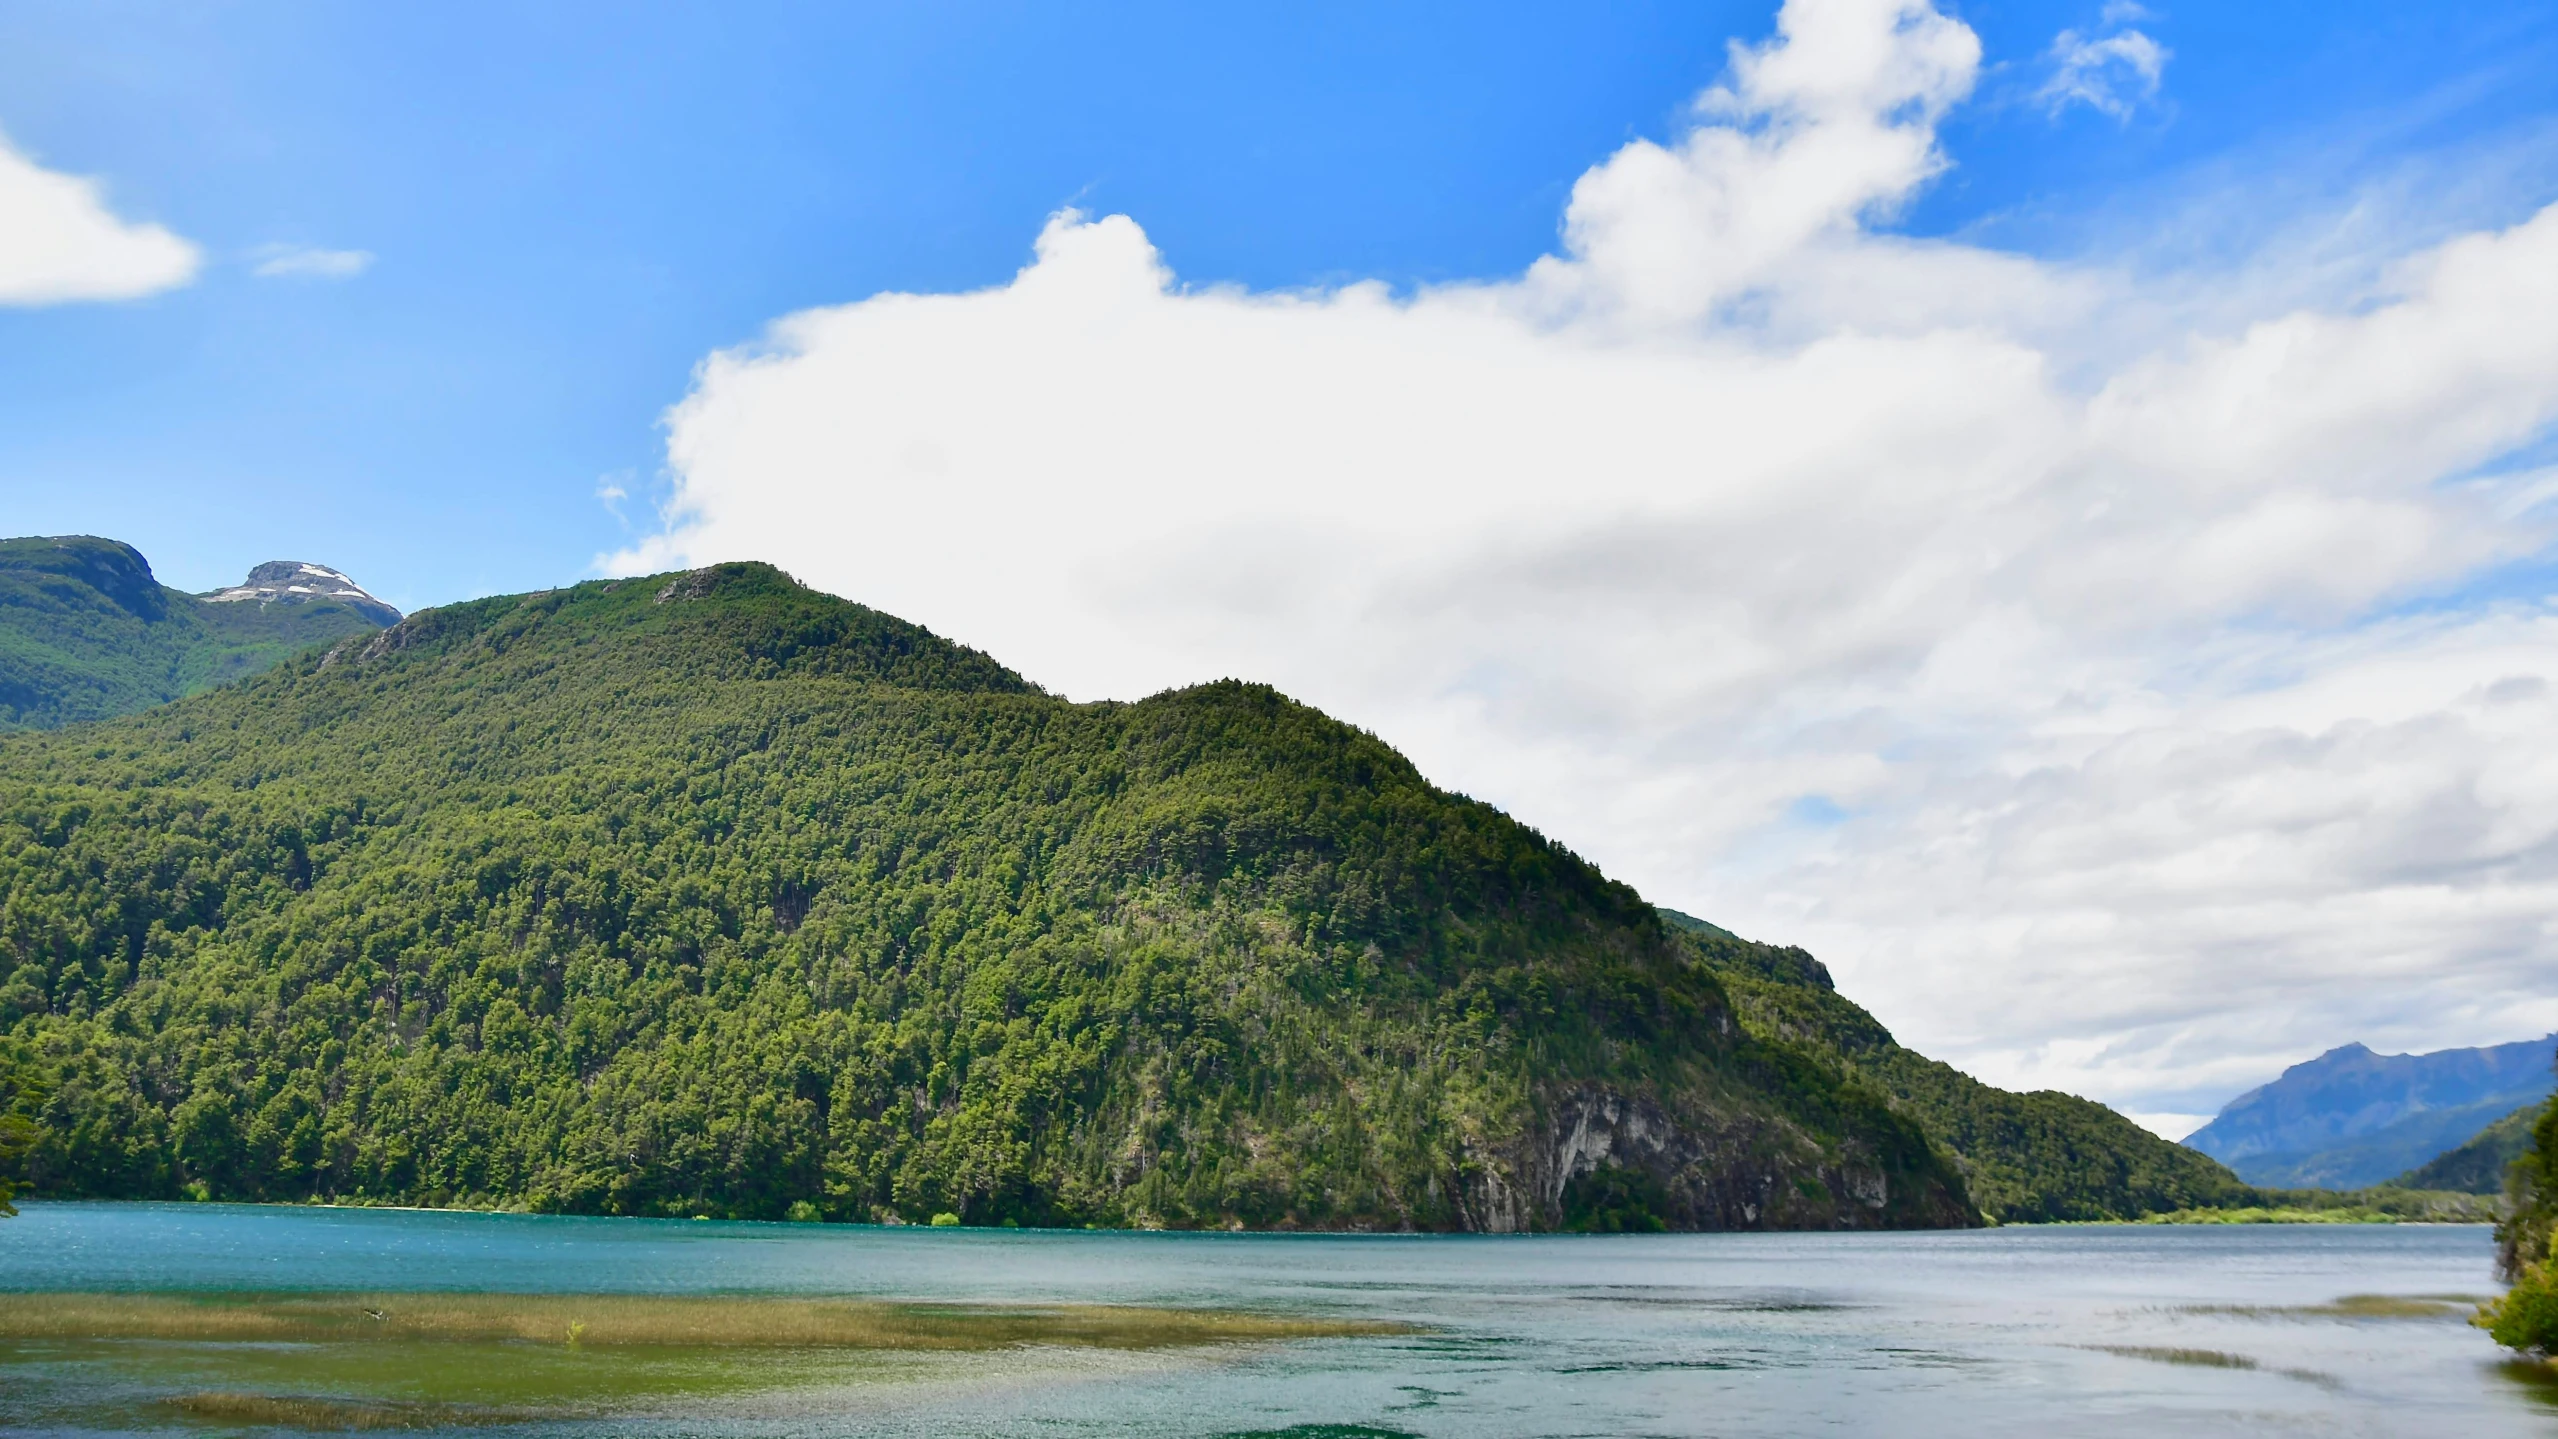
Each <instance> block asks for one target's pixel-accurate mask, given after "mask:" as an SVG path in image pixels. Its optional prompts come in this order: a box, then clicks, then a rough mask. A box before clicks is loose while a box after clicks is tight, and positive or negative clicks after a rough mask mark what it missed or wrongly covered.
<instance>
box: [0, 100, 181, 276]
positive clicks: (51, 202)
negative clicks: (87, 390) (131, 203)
mask: <svg viewBox="0 0 2558 1439" xmlns="http://www.w3.org/2000/svg"><path fill="white" fill-rule="evenodd" d="M196 264H197V254H196V248H195V246H194V245H192V244H189V243H188V242H187V241H185V240H182V239H180V238H179V237H177V236H176V235H173V234H171V233H169V232H168V231H167V230H165V229H162V228H161V227H160V226H158V225H141V224H134V223H131V222H129V221H126V220H121V219H118V218H117V217H116V215H115V213H114V212H113V211H111V210H109V209H108V208H107V204H106V198H105V196H104V194H103V193H102V192H101V190H100V188H99V185H98V182H97V181H95V180H90V179H84V178H82V177H80V176H77V175H64V174H60V173H58V172H56V171H52V170H47V169H45V168H44V167H43V166H41V165H38V164H37V163H36V162H35V161H33V160H30V159H28V158H27V157H26V156H25V155H22V154H20V153H19V152H18V151H17V150H16V149H14V148H13V147H11V146H10V144H9V143H8V141H6V140H0V305H54V304H61V303H64V302H66V301H71V300H130V299H135V298H138V297H140V296H143V295H149V294H155V293H157V292H159V291H161V290H166V289H171V288H173V287H175V286H178V285H183V284H185V283H186V282H187V281H189V280H191V279H193V278H195V271H196Z"/></svg>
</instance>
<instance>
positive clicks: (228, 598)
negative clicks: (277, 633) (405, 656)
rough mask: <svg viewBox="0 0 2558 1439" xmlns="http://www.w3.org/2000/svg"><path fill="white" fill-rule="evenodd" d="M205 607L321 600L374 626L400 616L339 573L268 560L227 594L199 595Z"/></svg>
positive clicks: (395, 621)
mask: <svg viewBox="0 0 2558 1439" xmlns="http://www.w3.org/2000/svg"><path fill="white" fill-rule="evenodd" d="M197 598H198V599H201V600H203V601H205V602H206V603H208V604H217V605H227V604H246V603H251V602H254V603H257V604H261V605H274V604H287V605H290V604H312V603H316V602H318V601H321V600H336V601H337V602H339V603H341V604H344V605H346V606H348V607H349V608H351V609H355V610H358V611H361V612H363V613H364V614H366V615H369V616H371V617H372V618H373V619H374V620H375V621H376V622H378V623H381V624H385V625H393V624H398V623H399V621H400V612H399V611H398V610H396V609H393V608H392V607H391V606H389V605H386V604H384V603H382V602H381V601H380V600H378V599H375V598H374V597H373V596H372V594H371V593H370V592H368V591H367V590H366V589H365V588H364V586H362V585H359V584H357V583H356V582H355V581H353V580H351V579H348V578H347V577H346V575H345V574H343V573H342V572H340V571H337V570H333V569H330V568H329V567H328V566H326V565H315V564H311V563H309V562H308V561H305V560H269V561H267V562H266V563H265V564H262V565H259V566H258V567H257V568H255V569H253V570H251V571H249V577H248V578H247V579H246V580H243V581H241V582H240V583H239V584H236V585H233V586H231V587H230V588H229V589H227V590H215V591H214V592H212V593H211V594H207V595H199V596H197Z"/></svg>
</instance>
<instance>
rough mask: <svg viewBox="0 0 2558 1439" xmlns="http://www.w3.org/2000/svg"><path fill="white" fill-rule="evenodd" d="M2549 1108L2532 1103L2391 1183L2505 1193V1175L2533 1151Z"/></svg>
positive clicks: (2473, 1191) (2484, 1192) (2428, 1187)
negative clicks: (2535, 1131)
mask: <svg viewBox="0 0 2558 1439" xmlns="http://www.w3.org/2000/svg"><path fill="white" fill-rule="evenodd" d="M2548 1107H2549V1102H2548V1101H2547V1100H2533V1101H2532V1102H2531V1103H2529V1104H2526V1105H2524V1106H2522V1107H2521V1108H2519V1109H2517V1110H2515V1111H2514V1112H2513V1113H2511V1114H2508V1115H2506V1116H2505V1117H2504V1118H2502V1119H2499V1120H2497V1121H2496V1122H2495V1123H2493V1124H2490V1125H2488V1126H2487V1127H2486V1128H2484V1129H2482V1130H2480V1131H2478V1132H2477V1133H2476V1134H2473V1135H2471V1136H2470V1137H2469V1138H2468V1140H2467V1141H2465V1142H2463V1143H2461V1144H2459V1145H2457V1146H2455V1147H2453V1148H2451V1149H2447V1150H2444V1151H2443V1152H2442V1153H2440V1154H2437V1155H2435V1156H2434V1157H2433V1158H2431V1159H2429V1160H2426V1161H2425V1162H2424V1163H2423V1164H2420V1165H2418V1166H2416V1167H2415V1168H2413V1169H2411V1170H2408V1171H2407V1172H2406V1173H2405V1174H2402V1175H2400V1176H2398V1177H2397V1178H2396V1179H2393V1180H2391V1181H2389V1182H2390V1184H2391V1185H2392V1186H2394V1187H2396V1188H2401V1189H2453V1190H2458V1191H2460V1192H2461V1193H2463V1194H2500V1193H2502V1192H2504V1187H2505V1171H2506V1170H2508V1169H2510V1168H2512V1167H2513V1162H2514V1161H2515V1160H2517V1159H2520V1158H2521V1157H2522V1155H2523V1151H2525V1150H2527V1149H2529V1148H2530V1147H2531V1127H2532V1125H2533V1124H2535V1123H2537V1122H2538V1121H2539V1119H2540V1112H2541V1111H2542V1110H2544V1109H2547V1108H2548Z"/></svg>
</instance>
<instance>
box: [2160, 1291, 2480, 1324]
mask: <svg viewBox="0 0 2558 1439" xmlns="http://www.w3.org/2000/svg"><path fill="white" fill-rule="evenodd" d="M2477 1302H2478V1299H2477V1296H2475V1295H2470V1294H2348V1295H2345V1296H2343V1297H2342V1298H2338V1299H2331V1300H2329V1301H2328V1302H2326V1303H2324V1304H2188V1305H2184V1306H2182V1307H2180V1308H2179V1309H2178V1310H2177V1311H2176V1312H2177V1313H2179V1314H2217V1315H2223V1316H2227V1317H2231V1318H2238V1319H2451V1318H2457V1317H2458V1316H2459V1315H2460V1313H2461V1311H2462V1310H2464V1309H2468V1308H2470V1307H2471V1306H2473V1305H2475V1304H2476V1303H2477Z"/></svg>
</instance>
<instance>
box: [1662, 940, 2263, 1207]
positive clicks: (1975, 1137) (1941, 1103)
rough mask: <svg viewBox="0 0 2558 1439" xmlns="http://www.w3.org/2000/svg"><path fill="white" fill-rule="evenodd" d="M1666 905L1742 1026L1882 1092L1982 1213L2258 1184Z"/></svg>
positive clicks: (1807, 964) (2199, 1198) (2211, 1198)
mask: <svg viewBox="0 0 2558 1439" xmlns="http://www.w3.org/2000/svg"><path fill="white" fill-rule="evenodd" d="M1663 913H1664V914H1665V916H1667V917H1669V918H1670V919H1671V921H1672V923H1673V925H1674V927H1675V928H1677V929H1678V930H1679V931H1680V937H1681V940H1682V942H1683V943H1685V944H1686V945H1688V946H1689V947H1690V948H1691V949H1692V950H1693V951H1694V952H1695V953H1696V954H1697V955H1698V956H1699V957H1700V958H1701V959H1702V960H1703V961H1704V962H1705V963H1706V964H1707V965H1709V966H1710V967H1711V968H1712V969H1713V970H1714V972H1715V975H1716V977H1717V978H1718V979H1720V980H1721V981H1722V982H1723V986H1724V989H1725V990H1726V992H1727V993H1729V994H1730V995H1731V996H1732V998H1733V1001H1734V1003H1735V1004H1736V1005H1737V1007H1738V1009H1739V1012H1740V1016H1741V1022H1742V1025H1743V1026H1744V1028H1746V1029H1747V1030H1748V1031H1749V1032H1750V1033H1751V1034H1752V1035H1754V1036H1757V1037H1759V1038H1761V1039H1763V1040H1766V1041H1769V1042H1772V1043H1773V1042H1790V1043H1794V1044H1798V1045H1803V1046H1808V1047H1811V1048H1814V1049H1816V1050H1818V1051H1820V1052H1821V1053H1823V1054H1824V1055H1827V1056H1830V1057H1832V1058H1834V1060H1835V1061H1836V1062H1837V1063H1839V1064H1840V1065H1842V1066H1843V1067H1844V1068H1846V1069H1847V1070H1848V1071H1849V1072H1851V1073H1853V1074H1856V1075H1857V1076H1859V1077H1860V1078H1863V1079H1864V1080H1866V1081H1867V1082H1868V1083H1870V1084H1872V1085H1874V1086H1875V1087H1877V1088H1879V1089H1882V1090H1883V1091H1885V1092H1886V1093H1888V1094H1890V1095H1891V1096H1892V1097H1893V1099H1894V1101H1895V1103H1896V1104H1897V1105H1898V1106H1899V1107H1900V1108H1901V1109H1902V1110H1903V1111H1904V1112H1905V1113H1907V1114H1909V1115H1911V1116H1912V1117H1914V1118H1916V1119H1917V1120H1918V1121H1919V1122H1920V1123H1921V1124H1922V1125H1923V1126H1925V1127H1926V1129H1927V1131H1928V1133H1929V1134H1930V1135H1932V1136H1934V1137H1935V1138H1936V1139H1937V1141H1938V1142H1939V1143H1941V1144H1942V1145H1943V1146H1944V1147H1945V1148H1947V1149H1948V1150H1950V1151H1952V1152H1953V1153H1954V1154H1955V1155H1956V1156H1957V1160H1958V1162H1959V1163H1960V1165H1961V1166H1962V1169H1963V1173H1964V1176H1965V1178H1966V1179H1967V1180H1968V1182H1969V1185H1970V1189H1971V1194H1972V1199H1973V1201H1974V1202H1975V1203H1977V1204H1978V1205H1980V1207H1981V1209H1982V1211H1983V1212H1984V1213H1987V1214H1989V1215H1991V1216H1993V1217H1995V1218H1997V1219H2000V1220H2002V1221H2048V1220H2088V1219H2132V1218H2137V1217H2139V1216H2141V1215H2144V1214H2157V1213H2167V1212H2173V1211H2176V1210H2182V1209H2197V1208H2212V1207H2218V1206H2222V1205H2228V1204H2234V1203H2242V1202H2247V1201H2248V1200H2249V1199H2251V1198H2253V1197H2254V1195H2255V1192H2254V1191H2252V1190H2250V1189H2248V1188H2247V1186H2245V1185H2243V1184H2241V1183H2240V1182H2239V1180H2238V1177H2237V1176H2236V1175H2233V1174H2231V1173H2230V1172H2229V1171H2228V1170H2226V1169H2224V1168H2222V1167H2221V1166H2220V1165H2219V1164H2218V1163H2216V1162H2214V1161H2213V1160H2212V1159H2210V1158H2209V1157H2208V1156H2205V1155H2202V1154H2197V1153H2195V1152H2194V1151H2193V1150H2190V1149H2187V1148H2185V1147H2183V1146H2182V1145H2178V1144H2171V1143H2169V1142H2168V1141H2167V1140H2164V1139H2161V1138H2159V1137H2158V1136H2157V1135H2154V1134H2152V1133H2150V1132H2149V1131H2148V1130H2146V1129H2143V1128H2141V1127H2140V1126H2139V1125H2137V1124H2134V1123H2132V1122H2131V1121H2130V1120H2128V1119H2125V1118H2124V1117H2123V1116H2121V1115H2119V1114H2117V1113H2115V1112H2114V1111H2113V1110H2111V1109H2108V1108H2106V1107H2105V1106H2103V1105H2101V1104H2096V1103H2093V1102H2091V1101H2088V1100H2084V1099H2079V1098H2077V1097H2075V1096H2072V1095H2067V1094H2060V1093H2055V1092H2053V1091H2050V1090H2043V1091H2038V1092H2035V1093H2031V1094H2016V1093H2012V1092H2010V1091H2008V1090H2004V1089H1994V1088H1992V1087H1990V1086H1989V1085H1986V1084H1983V1083H1981V1082H1980V1081H1978V1080H1976V1079H1973V1078H1972V1077H1971V1076H1969V1075H1966V1074H1964V1073H1962V1072H1961V1071H1960V1070H1957V1069H1955V1068H1953V1067H1952V1066H1950V1065H1945V1064H1940V1063H1938V1062H1937V1061H1935V1060H1933V1059H1929V1058H1927V1057H1926V1056H1925V1055H1922V1054H1918V1053H1916V1052H1914V1051H1911V1050H1908V1049H1904V1048H1902V1047H1901V1045H1900V1044H1898V1043H1897V1042H1895V1041H1894V1040H1893V1038H1892V1035H1891V1032H1890V1031H1889V1030H1887V1029H1885V1028H1884V1027H1883V1026H1882V1025H1881V1024H1880V1023H1878V1022H1877V1021H1876V1020H1875V1018H1874V1016H1872V1015H1870V1014H1868V1013H1866V1012H1865V1011H1864V1010H1863V1009H1861V1008H1859V1007H1858V1006H1857V1005H1855V1004H1854V1003H1852V1002H1850V1001H1849V1000H1847V999H1845V998H1843V997H1841V996H1840V995H1839V994H1838V993H1837V991H1836V990H1835V989H1833V988H1832V986H1831V982H1830V975H1829V971H1828V970H1826V969H1824V968H1823V967H1822V966H1821V964H1820V962H1819V961H1818V960H1815V959H1814V958H1812V956H1810V955H1808V954H1806V953H1804V952H1803V951H1802V950H1800V949H1795V948H1791V947H1780V946H1777V945H1767V944H1756V943H1752V942H1751V941H1749V940H1745V939H1740V938H1737V937H1735V936H1734V935H1732V934H1730V933H1729V932H1727V931H1725V930H1721V929H1718V928H1716V927H1714V926H1712V925H1708V924H1705V923H1704V922H1703V921H1700V920H1695V919H1691V918H1689V917H1688V916H1686V915H1681V914H1678V913H1677V912H1676V911H1674V910H1672V911H1664V912H1663Z"/></svg>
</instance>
